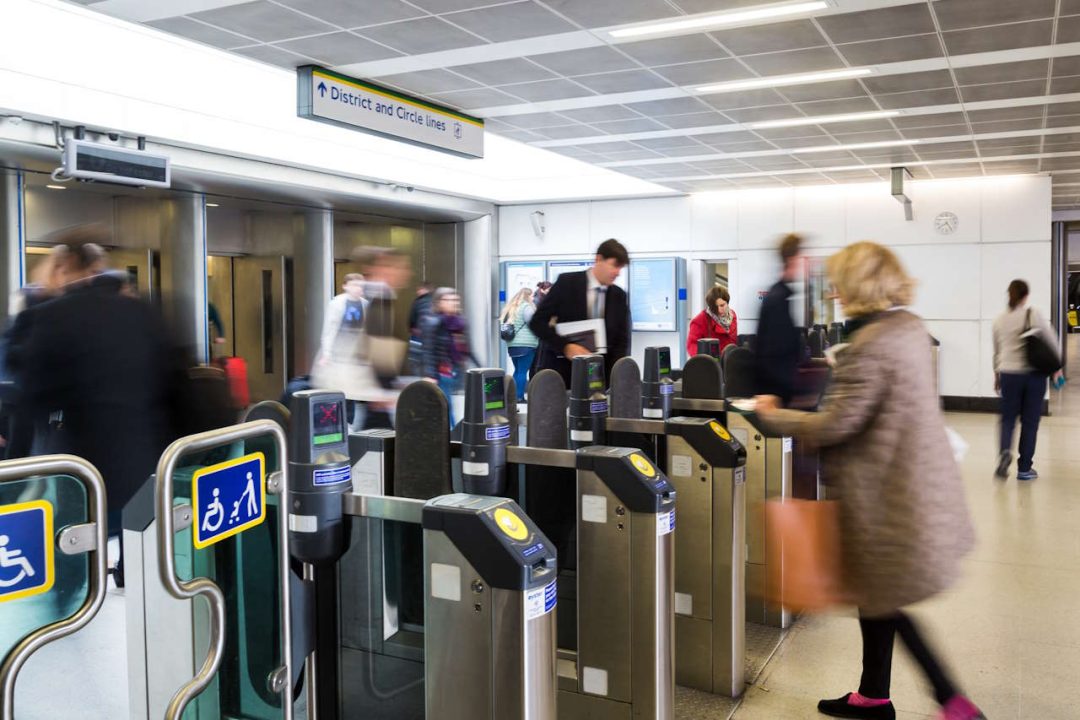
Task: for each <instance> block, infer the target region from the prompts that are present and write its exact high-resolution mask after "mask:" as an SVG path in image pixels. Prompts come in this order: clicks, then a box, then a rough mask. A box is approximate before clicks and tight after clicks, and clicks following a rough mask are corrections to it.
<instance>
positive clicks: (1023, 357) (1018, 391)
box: [994, 280, 1065, 480]
mask: <svg viewBox="0 0 1080 720" xmlns="http://www.w3.org/2000/svg"><path fill="white" fill-rule="evenodd" d="M1028 293H1029V289H1028V284H1027V283H1026V282H1024V281H1023V280H1013V281H1012V282H1011V283H1009V309H1008V310H1006V311H1005V312H1003V313H1002V314H1001V315H999V316H998V318H997V320H995V321H994V389H995V390H996V391H998V392H999V393H1001V445H1000V453H999V455H998V464H997V470H996V471H995V473H994V474H995V475H996V476H997V477H999V478H1005V477H1008V474H1009V464H1010V463H1011V462H1012V438H1013V430H1014V429H1015V427H1016V420H1017V418H1019V419H1020V446H1019V454H1018V458H1017V461H1016V479H1017V480H1034V479H1035V478H1037V477H1039V474H1038V473H1037V472H1035V468H1033V467H1032V458H1033V457H1034V455H1035V438H1036V436H1037V435H1038V433H1039V419H1040V417H1041V416H1042V408H1043V399H1044V397H1045V396H1046V379H1047V377H1050V378H1052V380H1053V382H1054V385H1055V387H1058V388H1060V387H1061V386H1062V385H1063V384H1064V383H1065V376H1064V374H1063V373H1062V370H1061V347H1060V346H1059V345H1058V341H1057V338H1056V336H1055V334H1054V328H1053V327H1052V326H1051V325H1050V323H1049V322H1048V321H1047V320H1046V318H1045V317H1043V315H1042V313H1040V312H1039V311H1038V310H1037V309H1036V308H1033V307H1031V306H1030V305H1029V304H1028Z"/></svg>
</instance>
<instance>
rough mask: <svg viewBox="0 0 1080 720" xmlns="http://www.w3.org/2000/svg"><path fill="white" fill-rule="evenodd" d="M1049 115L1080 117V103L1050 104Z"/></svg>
mask: <svg viewBox="0 0 1080 720" xmlns="http://www.w3.org/2000/svg"><path fill="white" fill-rule="evenodd" d="M1046 114H1047V115H1080V102H1064V103H1049V104H1047V106H1046Z"/></svg>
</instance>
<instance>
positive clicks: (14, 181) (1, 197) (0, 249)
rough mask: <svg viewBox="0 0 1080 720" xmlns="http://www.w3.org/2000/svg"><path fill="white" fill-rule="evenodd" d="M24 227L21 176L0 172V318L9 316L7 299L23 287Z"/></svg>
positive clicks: (24, 213) (19, 174) (15, 171)
mask: <svg viewBox="0 0 1080 720" xmlns="http://www.w3.org/2000/svg"><path fill="white" fill-rule="evenodd" d="M25 227H26V205H25V203H24V202H23V176H22V173H21V172H20V171H18V170H0V318H5V317H7V316H8V315H9V314H11V307H10V303H11V297H12V295H13V294H14V293H15V292H16V291H17V290H18V289H19V288H20V287H22V285H23V272H24V270H25V267H24V265H23V246H24V244H25V232H24V228H25Z"/></svg>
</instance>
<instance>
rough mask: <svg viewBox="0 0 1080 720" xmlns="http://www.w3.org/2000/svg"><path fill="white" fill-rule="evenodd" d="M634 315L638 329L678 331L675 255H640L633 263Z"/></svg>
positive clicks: (631, 294) (631, 283) (631, 290)
mask: <svg viewBox="0 0 1080 720" xmlns="http://www.w3.org/2000/svg"><path fill="white" fill-rule="evenodd" d="M629 275H630V314H631V317H632V318H633V329H634V330H645V331H660V332H674V331H676V330H678V325H677V317H678V302H677V300H678V296H677V290H678V288H677V287H676V285H677V282H676V275H675V258H639V259H634V260H632V261H631V262H630V273H629Z"/></svg>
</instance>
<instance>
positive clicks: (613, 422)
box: [606, 417, 667, 435]
mask: <svg viewBox="0 0 1080 720" xmlns="http://www.w3.org/2000/svg"><path fill="white" fill-rule="evenodd" d="M606 427H607V429H608V431H609V432H624V433H639V434H641V435H663V434H664V431H665V430H666V429H667V426H666V425H665V424H664V421H663V420H646V419H644V418H613V417H609V418H608V419H607V423H606Z"/></svg>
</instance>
